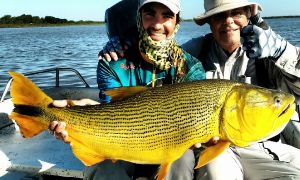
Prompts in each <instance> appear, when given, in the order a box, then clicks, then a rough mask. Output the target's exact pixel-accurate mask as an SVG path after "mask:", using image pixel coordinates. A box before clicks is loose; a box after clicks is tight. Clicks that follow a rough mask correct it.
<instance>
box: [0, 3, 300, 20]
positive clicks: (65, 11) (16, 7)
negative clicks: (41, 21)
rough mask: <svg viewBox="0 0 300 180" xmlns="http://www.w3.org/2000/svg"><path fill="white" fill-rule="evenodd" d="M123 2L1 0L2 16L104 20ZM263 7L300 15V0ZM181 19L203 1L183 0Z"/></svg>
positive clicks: (270, 13)
mask: <svg viewBox="0 0 300 180" xmlns="http://www.w3.org/2000/svg"><path fill="white" fill-rule="evenodd" d="M119 1H120V0H85V1H84V0H0V17H2V16H3V15H12V16H20V15H22V14H31V15H33V16H40V17H44V16H54V17H57V18H65V19H68V20H75V21H77V20H93V21H103V18H104V12H105V9H107V8H108V7H110V6H112V5H113V4H115V3H117V2H119ZM254 2H257V3H259V4H261V5H262V7H263V9H264V10H263V13H262V15H263V16H281V15H300V1H299V0H255V1H254ZM181 3H182V17H183V18H184V19H190V18H192V17H193V16H196V15H198V14H202V13H203V12H204V9H203V0H181Z"/></svg>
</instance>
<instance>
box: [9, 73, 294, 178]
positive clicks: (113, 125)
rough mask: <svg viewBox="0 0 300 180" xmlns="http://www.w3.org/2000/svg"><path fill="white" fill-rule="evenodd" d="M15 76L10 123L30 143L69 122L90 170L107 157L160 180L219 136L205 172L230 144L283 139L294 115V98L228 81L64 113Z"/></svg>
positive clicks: (143, 93) (143, 92)
mask: <svg viewBox="0 0 300 180" xmlns="http://www.w3.org/2000/svg"><path fill="white" fill-rule="evenodd" d="M10 74H11V76H12V77H13V82H12V85H11V96H12V100H13V103H14V105H15V109H14V111H13V113H12V114H11V118H12V119H14V120H15V121H16V122H17V124H18V125H19V126H20V131H21V133H22V135H23V136H24V137H27V138H30V137H32V136H35V135H37V134H39V133H40V132H42V131H43V130H45V129H48V127H49V124H50V123H51V122H52V121H65V122H66V124H67V127H66V130H67V131H68V135H69V137H68V140H69V141H70V142H71V147H72V150H73V152H74V154H75V156H76V157H77V158H78V159H80V160H81V161H82V162H83V163H84V164H85V165H87V166H90V165H93V164H95V163H98V162H101V161H104V160H105V159H111V160H113V161H115V160H125V161H130V162H134V163H141V164H160V165H161V168H160V170H159V172H158V179H163V178H164V176H165V175H166V173H167V171H168V169H169V167H170V165H171V163H172V162H174V161H175V160H176V159H178V158H179V157H180V156H181V155H182V154H183V153H184V152H185V151H186V150H187V149H188V148H190V147H191V146H193V145H194V144H196V143H199V142H200V143H205V142H207V141H209V139H211V138H212V137H213V136H219V137H220V142H219V143H218V144H217V145H215V146H211V147H209V148H207V149H206V150H205V151H204V152H202V153H201V155H200V159H199V163H198V165H197V167H196V168H198V167H201V166H203V165H205V164H206V163H207V162H209V161H210V160H212V159H213V158H215V157H216V156H217V155H218V154H220V153H222V152H223V151H224V150H225V149H226V148H228V147H229V145H230V144H233V145H236V146H240V147H244V146H248V145H250V144H251V143H254V142H257V141H260V140H262V139H265V138H268V137H270V136H274V135H275V133H279V131H280V130H281V129H283V128H284V126H285V125H286V124H287V122H288V121H289V119H290V117H291V116H292V114H293V112H294V109H295V105H294V100H295V99H294V97H293V96H292V95H290V94H287V93H283V92H278V91H271V90H267V89H263V88H259V87H256V86H252V85H247V84H241V83H236V82H231V81H226V80H204V81H195V82H189V83H181V84H175V85H166V86H163V87H160V88H154V89H148V88H141V89H139V90H138V91H136V92H138V93H136V94H135V93H133V94H135V95H132V94H130V95H126V96H130V97H127V98H125V99H123V100H118V101H114V102H112V103H110V104H103V105H95V106H84V107H79V106H72V107H66V108H57V107H53V106H52V102H53V100H52V99H51V98H50V97H48V96H47V95H45V94H44V93H43V92H42V91H41V90H40V89H39V88H38V87H37V86H35V85H34V84H33V83H32V82H31V81H30V80H28V79H27V78H25V77H24V76H23V75H21V74H18V73H14V72H10ZM132 89H135V88H128V89H125V90H124V89H117V90H112V91H108V92H107V94H108V95H111V96H112V98H113V100H114V99H121V98H122V96H118V95H115V94H123V93H124V91H128V90H132ZM122 92H123V93H122Z"/></svg>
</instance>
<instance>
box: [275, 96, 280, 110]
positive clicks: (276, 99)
mask: <svg viewBox="0 0 300 180" xmlns="http://www.w3.org/2000/svg"><path fill="white" fill-rule="evenodd" d="M281 102H282V99H281V98H280V97H278V96H275V97H274V104H275V106H276V107H277V108H279V107H280V106H281Z"/></svg>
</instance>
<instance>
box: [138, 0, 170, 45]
mask: <svg viewBox="0 0 300 180" xmlns="http://www.w3.org/2000/svg"><path fill="white" fill-rule="evenodd" d="M141 18H142V24H143V27H144V29H145V30H146V31H147V33H148V35H149V36H150V37H151V39H152V40H154V41H161V40H165V39H167V37H170V36H171V35H172V34H173V32H174V31H175V27H176V15H175V14H174V13H173V12H172V11H171V10H170V9H169V8H167V7H166V6H165V5H163V4H160V3H149V4H146V5H144V6H143V7H142V9H141Z"/></svg>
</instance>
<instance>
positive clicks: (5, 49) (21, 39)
mask: <svg viewBox="0 0 300 180" xmlns="http://www.w3.org/2000/svg"><path fill="white" fill-rule="evenodd" d="M268 22H269V24H270V26H271V27H272V28H273V30H274V31H276V32H278V33H279V34H280V35H282V36H283V37H285V38H286V39H287V40H289V41H290V43H292V44H294V45H297V46H300V30H299V29H300V18H297V19H272V20H271V19H269V20H268ZM207 32H209V27H208V26H204V27H199V26H197V25H195V24H194V23H193V22H183V23H182V24H181V29H180V31H179V32H178V36H177V40H178V42H179V43H183V42H186V41H187V40H189V39H190V38H192V37H197V36H200V35H204V34H206V33H207ZM106 41H107V37H106V29H105V26H104V25H102V26H68V27H38V28H3V29H1V28H0V93H1V94H2V92H3V90H4V86H5V84H6V83H7V81H8V79H9V76H8V73H7V72H8V71H17V72H21V73H25V72H32V71H37V70H41V69H46V68H55V67H67V68H70V67H71V68H75V69H77V70H78V71H79V72H80V73H81V74H82V75H83V77H84V78H85V79H86V80H87V82H88V83H89V84H90V85H91V86H96V66H97V54H98V51H99V49H100V48H101V47H102V46H103V45H104V44H105V42H106ZM63 75H64V76H65V77H67V79H68V80H66V79H63V83H65V84H70V83H71V82H73V81H74V80H75V79H73V78H72V77H73V76H74V75H73V74H72V73H66V72H65V73H63ZM32 78H33V79H34V81H36V82H38V84H39V85H46V84H47V85H48V84H49V83H52V84H54V79H55V78H54V75H51V74H44V75H43V76H41V75H39V76H38V77H32ZM52 84H51V85H52ZM1 94H0V95H1Z"/></svg>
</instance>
